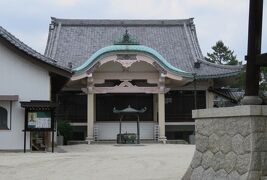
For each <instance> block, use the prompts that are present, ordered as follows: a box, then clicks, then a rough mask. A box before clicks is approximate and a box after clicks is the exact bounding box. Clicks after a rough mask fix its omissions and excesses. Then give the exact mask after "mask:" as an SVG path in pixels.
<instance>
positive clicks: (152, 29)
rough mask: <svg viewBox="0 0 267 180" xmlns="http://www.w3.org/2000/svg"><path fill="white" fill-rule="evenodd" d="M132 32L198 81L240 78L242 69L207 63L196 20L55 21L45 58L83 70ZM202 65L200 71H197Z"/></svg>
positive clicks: (52, 25)
mask: <svg viewBox="0 0 267 180" xmlns="http://www.w3.org/2000/svg"><path fill="white" fill-rule="evenodd" d="M126 29H127V30H128V32H129V34H130V35H131V36H133V37H135V39H136V40H137V41H139V43H140V45H144V46H147V47H150V48H153V49H155V50H156V51H157V52H159V53H160V54H161V55H162V56H163V57H164V58H165V59H166V60H167V61H168V62H169V63H170V64H171V65H172V66H174V67H176V68H179V69H181V70H183V71H186V72H189V73H196V74H197V77H198V78H216V77H225V76H231V75H234V74H237V73H239V72H240V70H241V69H242V66H224V65H215V64H212V63H208V62H207V61H205V60H204V57H203V55H202V52H201V49H200V47H199V43H198V40H197V36H196V29H195V25H194V23H193V19H183V20H79V19H57V18H52V22H51V25H50V28H49V37H48V42H47V46H46V51H45V55H46V56H48V57H51V58H53V59H56V60H57V61H58V62H57V63H58V64H59V65H61V66H64V67H68V65H69V64H70V63H71V64H72V67H73V68H77V67H79V66H81V65H82V64H83V63H84V62H85V61H86V60H87V59H89V58H90V57H91V55H92V54H93V53H95V52H96V51H98V50H99V49H101V48H104V47H106V46H110V45H113V44H114V42H115V41H116V40H118V39H119V38H120V37H122V35H123V34H124V33H125V30H126ZM196 62H199V63H200V67H199V68H195V63H196Z"/></svg>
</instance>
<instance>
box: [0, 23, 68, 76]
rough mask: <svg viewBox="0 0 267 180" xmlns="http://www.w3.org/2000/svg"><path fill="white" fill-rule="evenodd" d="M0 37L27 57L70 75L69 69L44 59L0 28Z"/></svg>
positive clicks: (54, 61) (50, 59)
mask: <svg viewBox="0 0 267 180" xmlns="http://www.w3.org/2000/svg"><path fill="white" fill-rule="evenodd" d="M0 37H2V38H4V39H5V40H6V41H8V42H9V43H11V44H12V45H13V46H15V47H16V48H17V49H19V50H21V51H22V52H24V53H26V54H27V55H30V56H32V57H33V58H36V59H38V60H40V61H42V62H44V63H46V64H49V65H52V66H53V67H55V68H58V69H61V70H63V71H66V72H68V73H71V70H70V69H67V68H66V67H63V66H60V65H58V64H56V62H57V61H56V60H55V59H52V58H50V57H46V56H44V55H42V54H41V53H39V52H37V51H36V50H34V49H32V48H31V47H29V46H28V45H26V44H25V43H23V42H22V41H20V40H19V39H18V38H16V37H15V36H14V35H12V34H11V33H10V32H8V31H7V30H6V29H4V28H3V27H2V26H0Z"/></svg>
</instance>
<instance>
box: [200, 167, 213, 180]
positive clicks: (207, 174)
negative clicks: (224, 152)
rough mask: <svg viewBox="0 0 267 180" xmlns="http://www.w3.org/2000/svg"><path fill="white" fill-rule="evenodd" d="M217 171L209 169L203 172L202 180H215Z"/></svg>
mask: <svg viewBox="0 0 267 180" xmlns="http://www.w3.org/2000/svg"><path fill="white" fill-rule="evenodd" d="M214 178H215V171H214V170H213V169H212V168H209V169H207V170H205V171H204V172H203V176H202V179H201V180H214Z"/></svg>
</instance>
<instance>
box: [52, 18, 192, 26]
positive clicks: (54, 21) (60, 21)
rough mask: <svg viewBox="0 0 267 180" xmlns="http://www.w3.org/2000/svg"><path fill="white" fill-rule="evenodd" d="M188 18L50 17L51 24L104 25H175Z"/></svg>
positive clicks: (187, 22)
mask: <svg viewBox="0 0 267 180" xmlns="http://www.w3.org/2000/svg"><path fill="white" fill-rule="evenodd" d="M193 19H194V18H189V19H156V20H154V19H153V20H152V19H63V18H55V17H51V23H52V24H62V25H105V26H137V25H138V26H152V25H155V26H176V25H184V24H192V23H193Z"/></svg>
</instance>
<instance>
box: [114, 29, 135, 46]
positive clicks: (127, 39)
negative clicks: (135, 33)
mask: <svg viewBox="0 0 267 180" xmlns="http://www.w3.org/2000/svg"><path fill="white" fill-rule="evenodd" d="M139 44H140V43H139V42H138V41H137V40H136V39H135V38H133V37H132V36H131V35H130V34H129V33H128V30H127V29H126V30H125V33H124V34H123V36H122V38H121V39H119V40H118V41H115V42H114V45H139Z"/></svg>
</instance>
